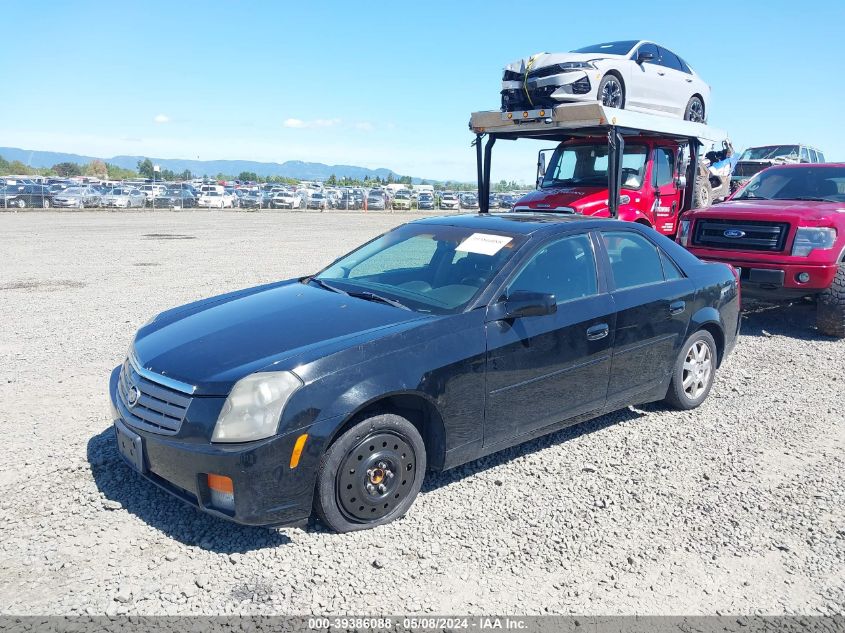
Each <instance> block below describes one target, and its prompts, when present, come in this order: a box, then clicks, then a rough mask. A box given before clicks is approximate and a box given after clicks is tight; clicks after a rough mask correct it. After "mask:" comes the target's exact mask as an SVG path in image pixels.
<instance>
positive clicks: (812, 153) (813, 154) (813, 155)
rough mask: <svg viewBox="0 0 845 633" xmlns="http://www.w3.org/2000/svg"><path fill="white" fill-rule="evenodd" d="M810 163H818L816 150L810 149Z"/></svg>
mask: <svg viewBox="0 0 845 633" xmlns="http://www.w3.org/2000/svg"><path fill="white" fill-rule="evenodd" d="M810 161H811V162H814V163H817V162H819V157H818V155H817V154H816V150H814V149H811V150H810Z"/></svg>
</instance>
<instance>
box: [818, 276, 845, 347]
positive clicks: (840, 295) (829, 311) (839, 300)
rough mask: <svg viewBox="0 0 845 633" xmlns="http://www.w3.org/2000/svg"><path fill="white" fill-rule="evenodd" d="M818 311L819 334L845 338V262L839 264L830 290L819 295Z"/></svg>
mask: <svg viewBox="0 0 845 633" xmlns="http://www.w3.org/2000/svg"><path fill="white" fill-rule="evenodd" d="M816 310H817V312H816V326H817V327H818V328H819V332H821V333H822V334H827V335H828V336H834V337H836V338H845V262H843V263H841V264H839V270H838V271H837V272H836V276H835V277H834V278H833V283H832V284H831V285H830V288H828V289H827V290H825V291H824V292H822V293H821V294H820V295H819V298H818V302H817V307H816Z"/></svg>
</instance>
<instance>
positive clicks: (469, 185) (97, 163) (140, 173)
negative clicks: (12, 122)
mask: <svg viewBox="0 0 845 633" xmlns="http://www.w3.org/2000/svg"><path fill="white" fill-rule="evenodd" d="M0 174H15V175H20V176H46V177H53V178H71V177H73V176H88V177H90V178H99V179H100V180H128V179H131V178H149V179H151V180H152V179H153V177H155V180H163V181H168V182H173V181H177V180H191V179H192V178H194V177H195V175H194V174H192V173H191V171H190V170H189V169H185V170H184V171H181V172H174V171H172V170H170V169H162V170H161V171H160V172H156V171H155V165H154V164H153V162H152V161H151V160H150V159H149V158H144V159H142V160H139V161H138V165H137V170H134V171H133V170H132V169H124V168H123V167H118V166H117V165H112V164H111V163H106V162H103V161H101V160H100V159H98V158H97V159H94V160H92V161H91V162H90V163H88V164H85V165H80V164H79V163H71V162H63V163H57V164H55V165H53V166H52V167H30V166H29V165H24V164H23V163H22V162H21V161H19V160H13V161H7V160H6V159H5V158H3V157H2V156H0ZM202 178H213V179H214V180H240V181H242V182H269V183H273V184H282V185H295V184H297V183H298V182H299V180H297V179H296V178H288V177H285V176H260V175H259V174H257V173H255V172H254V171H242V172H241V173H239V174H237V175H236V174H224V173H218V174H217V175H216V176H209V175H208V174H203V176H202ZM412 182H413V181H412V179H411V177H410V176H395V175H394V174H392V173H390V174H388V175H387V177H386V178H382V177H380V176H373V177H372V178H371V177H370V176H364V177H363V178H351V177H349V176H341V177H338V176H337V175H335V174H332V175H331V176H329V178H328V179H327V180H326V181H325V184H327V185H328V186H330V187H379V186H383V185H390V184H393V183H397V184H404V185H408V186H411V184H412ZM420 184H423V185H433V186H434V188H435V189H437V190H448V191H466V190H472V189H475V187H476V183H474V182H459V181H453V180H447V181H445V182H436V181H430V180H423V181H421V183H420ZM523 187H524V185H520V184H519V183H517V182H516V181H514V180H510V181H508V180H500V181H499V182H497V183H494V184H493V190H494V191H495V192H504V191H513V190H515V189H521V188H523Z"/></svg>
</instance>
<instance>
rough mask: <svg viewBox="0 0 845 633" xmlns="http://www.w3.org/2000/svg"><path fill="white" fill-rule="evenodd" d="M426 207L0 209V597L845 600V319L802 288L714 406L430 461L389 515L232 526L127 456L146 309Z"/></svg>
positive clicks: (833, 609) (369, 605)
mask: <svg viewBox="0 0 845 633" xmlns="http://www.w3.org/2000/svg"><path fill="white" fill-rule="evenodd" d="M410 217H412V216H411V215H410V214H406V215H391V214H375V213H370V214H360V213H359V214H340V213H337V214H334V213H326V214H315V213H310V214H304V213H293V214H290V213H272V212H262V213H238V212H193V213H188V212H183V213H171V212H159V213H151V212H139V213H108V212H90V213H88V212H85V213H55V212H44V213H19V214H0V254H2V265H0V323H2V328H0V432H2V436H3V438H4V440H5V441H4V444H3V446H4V450H3V453H4V454H5V457H4V459H3V460H2V462H0V490H2V495H0V525H2V526H4V529H3V533H2V539H0V613H5V614H10V613H11V614H25V613H31V614H48V613H49V614H74V613H83V614H84V613H89V614H100V613H109V614H114V613H141V614H160V613H166V614H188V613H240V614H248V613H297V614H306V613H311V612H314V613H327V612H345V613H355V614H363V613H374V614H378V613H382V614H384V613H388V614H390V613H393V614H397V613H408V612H420V613H423V612H429V613H479V614H480V613H490V612H496V613H503V612H506V613H507V612H509V613H546V612H551V613H564V614H565V613H580V614H633V613H639V614H713V613H722V614H725V613H737V614H740V613H741V614H754V613H765V614H783V613H802V614H818V613H823V614H834V613H843V611H845V607H843V605H845V510H843V508H845V459H843V448H845V414H843V411H845V402H843V394H845V353H843V352H845V343H843V342H837V341H833V340H831V339H828V338H825V337H823V336H821V335H820V334H818V333H817V332H816V331H815V329H814V328H813V316H814V315H813V308H812V306H810V305H807V304H803V305H798V306H794V307H793V308H791V309H785V308H782V307H779V308H773V309H762V308H761V309H758V310H757V311H754V312H752V313H750V314H747V315H746V317H745V318H744V322H743V332H744V335H743V337H742V339H741V341H740V345H739V346H738V348H737V350H736V351H735V352H734V354H733V356H732V357H731V358H730V359H729V361H728V362H727V364H726V365H725V366H723V368H722V369H721V371H720V372H719V374H718V376H717V381H716V385H715V388H714V390H713V393H712V394H711V397H710V399H709V400H708V401H707V402H706V403H705V405H704V406H702V407H701V408H700V409H698V410H696V411H693V412H688V413H679V412H675V411H667V410H664V409H662V408H661V407H660V406H652V405H649V406H648V407H644V408H642V409H634V408H631V409H626V410H623V411H620V412H617V413H615V414H613V415H610V416H606V417H603V418H600V419H598V420H595V421H593V422H591V423H588V424H585V425H582V426H579V427H576V428H573V429H569V430H566V431H563V432H559V433H556V434H554V435H552V436H550V437H546V438H543V439H541V440H538V441H534V442H531V443H529V444H526V445H523V446H521V447H518V448H515V449H511V450H508V451H505V452H503V453H500V454H497V455H493V456H491V457H489V458H485V459H482V460H479V461H476V462H473V463H471V464H469V465H467V466H464V467H461V468H459V469H457V470H455V471H451V472H447V473H445V474H440V475H429V477H428V478H427V480H426V484H425V486H424V488H423V493H422V494H421V496H420V497H419V498H418V500H417V502H416V503H415V505H414V506H413V507H412V508H411V511H410V513H409V514H408V515H407V516H406V517H405V518H404V519H402V520H401V521H399V522H396V523H393V524H391V525H388V526H385V527H382V528H378V529H376V530H371V531H366V532H359V533H352V534H347V535H342V536H338V535H334V534H329V533H326V532H324V531H322V530H321V529H320V527H319V525H317V526H313V527H310V528H309V529H308V530H307V531H301V530H266V529H250V528H242V527H238V526H235V525H232V524H229V523H226V522H222V521H219V520H216V519H213V518H210V517H207V516H205V515H202V514H200V513H199V512H197V511H195V510H193V509H191V508H190V507H187V506H185V505H183V504H182V503H180V502H179V501H176V500H174V499H172V498H170V497H169V496H168V495H166V494H165V493H164V492H161V491H159V490H158V489H157V488H155V487H154V486H153V485H152V484H149V483H147V482H145V481H142V480H141V479H140V478H139V477H138V476H136V475H135V474H134V473H133V472H131V471H130V470H129V468H128V467H127V466H125V465H124V464H123V463H122V462H121V461H120V458H119V457H118V454H117V451H116V449H115V447H114V444H113V440H112V431H111V426H110V419H109V413H108V407H107V393H106V391H107V380H108V375H109V371H110V370H111V368H112V367H114V366H115V365H117V364H119V363H120V362H121V361H122V360H123V357H124V354H125V352H126V348H127V345H128V343H129V341H130V337H131V336H132V334H133V332H134V331H135V329H136V328H138V327H139V326H140V325H141V324H142V323H143V322H145V321H146V320H147V319H148V318H149V317H150V316H151V315H152V314H154V313H155V312H158V311H160V310H163V309H165V308H168V307H172V306H174V305H177V304H181V303H185V302H188V301H192V300H195V299H199V298H201V297H205V296H209V295H212V294H217V293H221V292H225V291H229V290H233V289H236V288H241V287H245V286H251V285H255V284H259V283H263V282H268V281H271V280H274V279H280V278H285V277H291V276H295V275H297V274H303V273H305V272H312V271H314V270H316V269H317V268H319V267H321V266H322V265H323V264H325V263H327V262H328V261H330V260H331V259H333V258H334V257H335V256H337V255H339V254H341V253H342V252H345V251H347V250H349V249H350V248H351V247H352V246H354V245H356V244H358V243H360V242H361V241H363V240H365V239H367V238H369V237H372V236H374V235H375V234H377V233H379V232H381V231H383V230H385V229H387V228H389V227H391V226H393V225H395V224H398V223H399V222H401V221H403V220H404V219H405V218H410Z"/></svg>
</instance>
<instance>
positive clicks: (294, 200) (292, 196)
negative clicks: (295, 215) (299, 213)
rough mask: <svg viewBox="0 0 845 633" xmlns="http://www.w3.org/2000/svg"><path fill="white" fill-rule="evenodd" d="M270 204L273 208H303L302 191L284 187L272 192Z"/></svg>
mask: <svg viewBox="0 0 845 633" xmlns="http://www.w3.org/2000/svg"><path fill="white" fill-rule="evenodd" d="M270 205H271V206H272V207H273V208H274V209H303V208H305V200H304V198H303V197H302V191H300V190H297V191H294V190H293V189H285V190H282V191H277V192H276V193H274V194H273V198H272V199H271V200H270Z"/></svg>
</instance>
